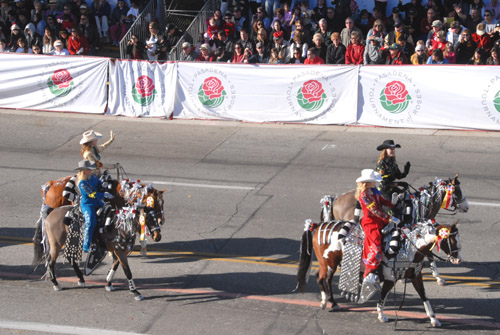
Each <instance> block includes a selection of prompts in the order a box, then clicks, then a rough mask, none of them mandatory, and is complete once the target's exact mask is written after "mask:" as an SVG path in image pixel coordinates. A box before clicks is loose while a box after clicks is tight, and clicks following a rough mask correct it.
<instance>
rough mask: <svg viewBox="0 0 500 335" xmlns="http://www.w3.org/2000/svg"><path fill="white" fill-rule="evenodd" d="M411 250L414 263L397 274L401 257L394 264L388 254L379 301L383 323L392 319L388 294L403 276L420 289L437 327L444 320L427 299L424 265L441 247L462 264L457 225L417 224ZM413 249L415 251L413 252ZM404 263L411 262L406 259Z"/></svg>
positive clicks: (451, 259) (450, 258) (432, 323)
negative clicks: (388, 312) (386, 309)
mask: <svg viewBox="0 0 500 335" xmlns="http://www.w3.org/2000/svg"><path fill="white" fill-rule="evenodd" d="M407 239H408V241H409V244H410V247H409V248H408V249H409V250H410V252H409V255H410V256H411V255H412V254H413V259H412V258H411V257H410V259H412V260H411V265H406V266H405V267H404V269H403V270H402V271H400V272H398V273H397V274H396V275H394V274H393V273H392V270H393V268H396V267H399V266H398V265H396V264H397V259H396V260H392V261H393V262H394V264H393V265H392V266H391V264H392V263H391V260H389V261H388V260H387V258H386V257H385V256H384V262H383V263H382V264H384V267H383V273H384V281H383V285H382V292H381V297H380V300H379V302H378V303H377V314H378V320H379V321H380V322H388V319H387V317H386V316H385V315H384V306H385V301H386V299H387V296H388V294H389V292H390V291H391V289H392V288H393V287H394V285H395V284H396V281H397V280H399V279H410V280H411V283H412V284H413V287H414V288H415V290H416V291H417V293H418V295H419V296H420V299H422V302H423V304H424V308H425V312H426V314H427V316H428V317H429V319H430V321H431V325H432V326H433V327H439V326H441V323H440V322H439V320H438V319H437V318H436V316H435V315H434V312H433V310H432V307H431V304H430V302H429V300H428V299H427V296H426V294H425V289H424V281H423V279H422V271H421V270H422V266H423V263H424V260H425V258H426V257H428V256H429V255H431V254H432V249H433V248H434V247H435V246H437V247H438V249H439V248H441V249H442V250H443V252H444V253H445V254H446V255H447V256H448V261H450V262H451V263H453V264H459V263H460V262H461V261H462V257H461V246H460V237H459V232H458V228H457V224H456V223H454V224H452V225H435V224H434V223H433V222H430V221H427V222H424V223H421V224H419V225H418V226H417V228H416V229H415V230H413V231H412V232H409V233H408V234H407ZM411 251H413V253H412V252H411ZM400 264H408V262H402V263H400Z"/></svg>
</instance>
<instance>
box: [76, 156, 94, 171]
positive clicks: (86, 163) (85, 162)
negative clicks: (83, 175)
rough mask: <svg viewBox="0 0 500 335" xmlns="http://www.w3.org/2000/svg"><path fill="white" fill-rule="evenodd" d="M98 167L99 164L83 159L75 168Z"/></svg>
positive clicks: (87, 168) (89, 168) (92, 168)
mask: <svg viewBox="0 0 500 335" xmlns="http://www.w3.org/2000/svg"><path fill="white" fill-rule="evenodd" d="M95 169H97V164H96V163H93V162H91V161H89V160H88V159H84V160H83V161H79V162H78V167H77V168H76V169H75V170H80V171H81V170H95Z"/></svg>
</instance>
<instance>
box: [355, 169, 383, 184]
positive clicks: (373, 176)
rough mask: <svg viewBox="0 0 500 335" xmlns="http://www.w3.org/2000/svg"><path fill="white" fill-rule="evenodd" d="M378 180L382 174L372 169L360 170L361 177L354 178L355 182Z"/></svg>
mask: <svg viewBox="0 0 500 335" xmlns="http://www.w3.org/2000/svg"><path fill="white" fill-rule="evenodd" d="M380 181H382V176H381V175H380V173H378V172H377V171H375V170H373V169H364V170H363V171H361V177H359V178H358V179H356V183H376V182H380Z"/></svg>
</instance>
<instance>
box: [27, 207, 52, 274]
mask: <svg viewBox="0 0 500 335" xmlns="http://www.w3.org/2000/svg"><path fill="white" fill-rule="evenodd" d="M51 211H52V208H50V207H49V206H47V205H45V204H44V205H42V208H41V209H40V218H39V219H38V221H37V222H36V224H35V235H34V236H33V262H32V263H31V265H32V266H33V267H34V268H35V269H34V270H36V268H37V267H38V265H40V264H42V263H43V262H44V261H45V260H46V258H47V254H48V250H45V249H48V243H45V242H46V241H45V240H46V237H45V234H44V230H45V218H46V217H47V215H49V213H50V212H51ZM46 251H47V252H46ZM34 270H33V271H34Z"/></svg>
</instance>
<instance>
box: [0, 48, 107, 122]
mask: <svg viewBox="0 0 500 335" xmlns="http://www.w3.org/2000/svg"><path fill="white" fill-rule="evenodd" d="M108 62H109V60H108V59H106V58H93V57H73V56H43V55H29V54H18V53H17V54H10V53H0V73H2V75H1V76H0V107H5V108H19V109H35V110H47V111H59V112H80V113H104V111H105V108H106V102H107V96H106V92H107V90H106V80H107V69H108V66H107V65H108Z"/></svg>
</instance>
